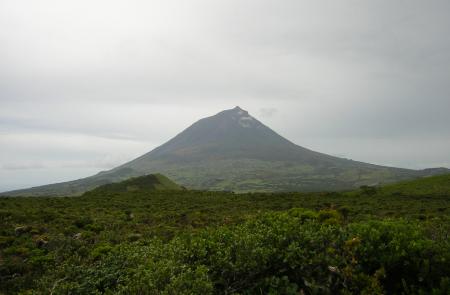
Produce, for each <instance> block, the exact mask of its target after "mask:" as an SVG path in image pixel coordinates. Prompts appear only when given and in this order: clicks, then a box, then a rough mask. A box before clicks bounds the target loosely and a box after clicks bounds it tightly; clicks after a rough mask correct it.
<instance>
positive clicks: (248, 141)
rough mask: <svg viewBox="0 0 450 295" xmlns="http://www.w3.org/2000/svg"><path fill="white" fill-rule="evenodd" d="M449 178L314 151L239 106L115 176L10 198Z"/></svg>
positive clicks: (339, 186) (331, 186)
mask: <svg viewBox="0 0 450 295" xmlns="http://www.w3.org/2000/svg"><path fill="white" fill-rule="evenodd" d="M447 171H449V170H448V169H425V170H421V171H416V170H409V169H400V168H391V167H385V166H378V165H372V164H367V163H362V162H357V161H352V160H347V159H342V158H337V157H333V156H330V155H326V154H322V153H318V152H315V151H311V150H308V149H306V148H303V147H301V146H298V145H296V144H294V143H292V142H290V141H289V140H287V139H285V138H283V137H282V136H280V135H278V134H277V133H276V132H274V131H273V130H271V129H270V128H269V127H267V126H265V125H264V124H263V123H261V122H260V121H258V120H257V119H255V118H254V117H252V116H250V115H249V114H248V112H246V111H244V110H242V109H241V108H239V107H236V108H234V109H230V110H226V111H222V112H220V113H218V114H216V115H214V116H211V117H208V118H204V119H201V120H199V121H197V122H196V123H194V124H193V125H191V126H190V127H189V128H187V129H186V130H184V131H183V132H181V133H180V134H178V135H177V136H175V137H174V138H173V139H171V140H169V141H168V142H166V143H165V144H163V145H161V146H159V147H157V148H156V149H154V150H152V151H150V152H149V153H147V154H144V155H142V156H141V157H139V158H137V159H135V160H133V161H130V162H128V163H125V164H123V165H121V166H119V167H117V168H114V169H112V170H109V171H104V172H101V173H99V174H97V175H94V176H91V177H87V178H83V179H79V180H75V181H71V182H65V183H59V184H52V185H46V186H41V187H36V188H31V189H27V190H19V191H14V192H9V193H7V194H8V195H24V194H25V195H68V194H80V193H82V192H84V191H86V190H89V189H92V188H95V187H97V186H99V185H103V184H106V183H110V182H116V181H121V180H124V179H127V178H129V177H134V176H140V175H145V174H149V173H163V174H164V175H167V176H168V177H170V178H171V179H173V180H174V181H176V182H177V183H179V184H181V185H184V186H186V187H188V188H194V189H210V190H233V191H318V190H345V189H352V188H354V187H358V186H360V185H364V184H374V183H390V182H396V181H401V180H407V179H412V178H417V177H422V176H428V175H434V174H442V173H445V172H447Z"/></svg>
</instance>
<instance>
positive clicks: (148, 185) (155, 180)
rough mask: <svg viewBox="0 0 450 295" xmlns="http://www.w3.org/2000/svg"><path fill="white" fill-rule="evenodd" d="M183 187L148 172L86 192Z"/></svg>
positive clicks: (156, 189)
mask: <svg viewBox="0 0 450 295" xmlns="http://www.w3.org/2000/svg"><path fill="white" fill-rule="evenodd" d="M182 189H183V188H182V187H181V186H179V185H178V184H176V183H175V182H173V181H172V180H170V179H169V178H167V177H166V176H164V175H162V174H149V175H144V176H139V177H132V178H130V179H127V180H124V181H121V182H115V183H108V184H104V185H102V186H99V187H97V188H95V189H94V190H92V191H89V192H87V193H86V194H99V193H119V192H122V193H123V192H133V191H178V190H182Z"/></svg>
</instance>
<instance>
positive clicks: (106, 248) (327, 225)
mask: <svg viewBox="0 0 450 295" xmlns="http://www.w3.org/2000/svg"><path fill="white" fill-rule="evenodd" d="M149 179H150V180H151V181H149ZM155 179H156V180H158V181H157V182H156V181H155ZM448 179H449V175H446V176H436V177H430V178H423V179H419V180H415V181H410V182H405V183H401V184H396V185H390V186H386V187H381V188H378V189H375V191H374V192H373V191H370V190H368V189H362V190H356V191H353V192H348V193H336V192H323V193H248V194H234V193H231V192H208V191H190V190H180V188H179V187H178V186H176V185H174V184H173V183H172V182H171V181H169V182H168V180H167V178H164V177H162V176H160V175H153V176H146V177H140V178H134V179H130V180H127V181H124V182H122V183H118V184H114V185H108V186H104V187H103V188H98V189H96V190H94V191H91V192H88V193H86V194H84V195H83V196H80V197H42V198H33V197H4V198H0V257H1V259H0V294H18V293H20V294H50V293H52V294H69V293H70V294H261V293H262V294H448V292H449V290H450V278H449V275H448V274H449V273H450V238H449V236H448V232H450V217H449V216H450V192H449V190H448ZM160 183H163V184H164V185H163V187H164V190H159V189H157V190H155V189H154V188H155V187H157V186H158V185H160ZM166 188H170V190H165V189H166ZM176 189H178V190H176Z"/></svg>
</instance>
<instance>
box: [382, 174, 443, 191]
mask: <svg viewBox="0 0 450 295" xmlns="http://www.w3.org/2000/svg"><path fill="white" fill-rule="evenodd" d="M380 191H381V192H382V193H384V194H390V195H405V196H448V195H450V174H445V175H437V176H430V177H423V178H420V179H415V180H409V181H402V182H399V183H394V184H389V185H386V186H384V187H382V188H381V189H380Z"/></svg>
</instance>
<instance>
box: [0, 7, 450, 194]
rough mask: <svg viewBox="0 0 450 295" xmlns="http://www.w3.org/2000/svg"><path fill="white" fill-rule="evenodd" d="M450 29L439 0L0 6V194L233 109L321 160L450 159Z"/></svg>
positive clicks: (448, 12)
mask: <svg viewBox="0 0 450 295" xmlns="http://www.w3.org/2000/svg"><path fill="white" fill-rule="evenodd" d="M449 35H450V2H448V1H444V0H431V1H426V2H424V1H419V0H412V1H388V0H380V1H356V0H349V1H334V0H321V1H313V0H310V1H297V0H287V1H283V3H280V1H276V0H249V1H241V0H227V1H225V0H224V1H222V0H219V1H209V0H193V1H181V0H167V1H139V0H131V1H106V0H96V1H88V0H81V1H51V0H42V1H39V2H33V1H29V2H27V3H25V2H22V1H14V0H4V1H1V2H0V167H2V168H1V169H0V175H1V176H2V177H1V178H2V179H4V181H6V182H8V183H6V184H5V185H2V184H0V187H8V188H11V187H13V186H16V185H17V186H23V185H25V184H24V182H23V181H18V179H19V178H21V177H23V178H24V179H34V180H33V181H34V182H33V184H37V183H36V182H37V181H39V182H42V183H45V182H55V181H62V180H68V179H70V178H77V177H82V176H86V173H88V172H89V173H93V172H95V169H103V168H102V167H110V166H111V165H114V164H115V163H118V162H120V161H125V160H127V159H131V158H132V157H134V156H137V155H139V153H143V152H146V151H148V150H150V149H152V148H153V147H155V146H157V145H158V144H161V143H163V142H165V141H166V140H168V139H170V138H171V137H172V136H174V135H176V134H177V132H179V131H181V130H182V129H184V128H186V127H187V126H188V125H190V124H191V123H193V122H194V121H195V120H197V119H199V118H202V117H205V116H209V115H212V114H214V113H216V112H218V111H220V110H223V109H227V108H232V107H234V106H236V105H239V106H241V107H242V108H244V109H247V110H248V111H249V112H250V113H251V114H252V115H254V116H256V117H259V116H260V117H261V120H262V121H263V122H264V123H265V124H266V125H268V126H270V127H273V128H274V129H275V130H276V131H277V132H279V133H280V134H282V135H284V136H286V137H287V138H288V139H290V140H292V141H294V142H295V143H297V144H300V145H304V146H306V147H310V148H314V149H316V150H318V151H323V152H327V153H331V154H341V155H346V156H347V157H349V158H355V159H358V160H362V161H369V162H378V163H380V164H383V163H389V164H392V165H397V166H402V167H412V168H425V167H428V166H434V165H437V164H439V163H442V164H443V165H444V164H446V163H447V165H448V163H449V160H450V155H449V154H448V152H446V151H448V150H450V143H449V142H448V141H446V140H444V139H445V138H450V128H448V126H450V116H448V110H449V109H450V84H449V83H448V77H450V39H449V38H448V36H449ZM345 142H347V143H348V144H345ZM423 142H426V143H427V146H428V147H429V149H431V150H432V151H433V152H432V155H430V154H429V153H428V152H427V150H426V149H425V148H424V146H423V145H422V143H423ZM350 143H351V144H350ZM399 147H407V148H408V150H409V152H408V153H405V155H402V154H401V153H399V152H398V149H399ZM392 155H396V157H393V156H392ZM104 159H106V160H104ZM108 159H110V160H108ZM396 159H397V160H396ZM15 162H17V163H19V164H15ZM20 163H23V164H24V165H22V164H20ZM27 163H28V164H30V163H31V164H33V163H42V165H43V166H44V167H43V168H39V169H34V168H37V167H32V166H33V165H29V169H28V170H27V169H25V168H26V167H27V165H25V164H27ZM55 163H65V164H64V165H65V166H66V167H61V165H63V164H61V165H60V166H59V167H58V165H57V164H55ZM90 163H94V164H93V165H90ZM5 165H6V166H5ZM14 165H16V166H17V167H22V168H24V169H15V170H12V169H10V168H13V167H14ZM64 165H63V166H64ZM71 165H72V166H73V167H72V166H71ZM75 166H76V167H75ZM92 166H95V167H92ZM8 167H9V168H8ZM83 167H84V168H83ZM37 170H39V173H38V172H35V171H37ZM5 171H6V172H5ZM21 175H22V176H21ZM30 184H31V182H30Z"/></svg>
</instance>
